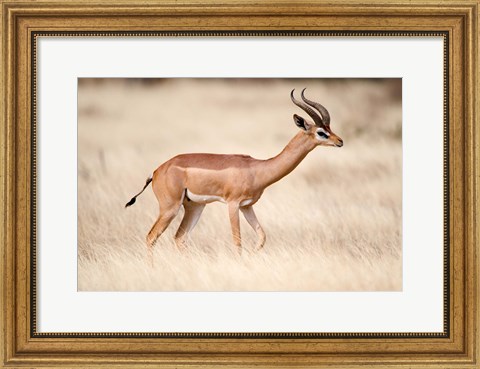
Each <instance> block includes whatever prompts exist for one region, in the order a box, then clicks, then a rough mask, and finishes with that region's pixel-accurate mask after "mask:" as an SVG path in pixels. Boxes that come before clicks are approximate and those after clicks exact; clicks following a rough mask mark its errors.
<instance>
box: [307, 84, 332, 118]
mask: <svg viewBox="0 0 480 369" xmlns="http://www.w3.org/2000/svg"><path fill="white" fill-rule="evenodd" d="M305 90H306V88H304V89H303V90H302V94H301V95H302V100H303V101H305V102H306V103H307V104H309V105H311V106H313V107H314V108H315V109H317V110H318V111H319V112H320V115H321V116H322V122H323V124H325V125H326V126H329V125H330V114H329V113H328V110H327V109H325V107H324V106H323V105H322V104H320V103H317V102H315V101H312V100H309V99H307V98H306V97H305V95H304V93H305Z"/></svg>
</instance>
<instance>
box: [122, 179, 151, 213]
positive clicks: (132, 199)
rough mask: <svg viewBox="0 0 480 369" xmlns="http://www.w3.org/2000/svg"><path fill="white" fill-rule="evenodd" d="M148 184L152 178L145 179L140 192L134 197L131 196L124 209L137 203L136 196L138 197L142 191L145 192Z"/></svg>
mask: <svg viewBox="0 0 480 369" xmlns="http://www.w3.org/2000/svg"><path fill="white" fill-rule="evenodd" d="M150 182H152V177H148V178H147V181H146V182H145V186H143V188H142V190H141V191H140V192H139V193H137V194H136V195H135V196H133V197H132V198H131V199H130V201H129V202H127V203H126V204H125V208H128V207H129V206H131V205H133V204H135V201H137V196H138V195H140V194H141V193H142V192H143V191H145V189H146V188H147V186H148V185H149V184H150Z"/></svg>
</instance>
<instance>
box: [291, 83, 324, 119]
mask: <svg viewBox="0 0 480 369" xmlns="http://www.w3.org/2000/svg"><path fill="white" fill-rule="evenodd" d="M293 91H295V89H293V90H292V92H290V98H291V99H292V101H293V103H294V104H295V105H297V106H298V107H299V108H302V109H303V110H304V111H305V112H306V113H307V114H308V115H310V117H311V118H312V119H313V121H314V122H315V124H316V125H317V126H321V125H323V122H322V118H321V117H320V116H319V115H318V114H317V112H316V111H315V110H313V109H312V108H311V107H310V106H308V105H307V104H305V103H304V102H303V101H298V100H296V99H295V97H294V96H293Z"/></svg>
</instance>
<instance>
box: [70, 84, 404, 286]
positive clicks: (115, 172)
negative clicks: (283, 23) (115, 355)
mask: <svg viewBox="0 0 480 369" xmlns="http://www.w3.org/2000/svg"><path fill="white" fill-rule="evenodd" d="M303 87H308V90H307V95H308V96H309V97H310V98H312V99H315V100H319V101H321V102H322V104H324V105H325V106H326V107H327V109H328V110H329V111H330V114H331V116H332V122H331V126H332V129H333V131H334V132H335V133H337V134H338V135H339V136H340V137H342V138H343V139H344V142H345V146H344V147H343V148H340V149H339V148H326V147H319V148H317V149H315V150H314V151H313V152H311V153H310V154H309V155H308V156H307V157H306V159H305V160H304V161H303V162H302V163H301V164H300V165H299V167H298V168H296V169H295V170H294V171H293V172H292V173H291V174H289V175H288V176H287V177H285V178H283V179H282V180H281V181H280V182H278V183H276V184H274V185H272V186H271V187H269V188H267V189H266V191H265V193H264V195H263V196H262V198H261V199H260V201H259V202H258V203H257V204H256V205H255V211H256V213H257V216H258V219H259V220H260V222H261V224H262V226H263V228H264V229H265V232H266V234H267V242H266V245H265V247H264V249H263V250H261V251H259V252H254V251H253V247H254V244H255V234H254V232H253V231H252V229H251V228H250V227H249V225H248V223H246V222H245V221H244V220H243V219H242V222H241V230H242V237H243V246H244V250H245V252H244V253H243V255H242V256H241V257H238V256H237V254H236V252H235V250H234V246H233V244H232V241H231V233H230V226H229V221H228V215H227V209H226V206H225V205H224V204H220V203H213V204H210V205H208V206H207V207H206V209H205V211H204V213H203V215H202V217H201V219H200V221H199V223H198V225H197V227H196V228H195V229H194V231H193V232H192V234H191V237H190V240H189V246H188V249H187V251H184V252H180V251H178V250H177V249H176V247H175V244H174V241H173V235H174V233H175V231H176V229H177V227H178V225H179V222H180V220H181V217H182V213H183V210H181V211H180V213H179V215H178V216H177V218H176V219H175V220H174V221H173V222H172V224H171V225H170V227H169V228H168V229H167V231H165V233H164V234H163V235H162V236H161V237H160V238H159V240H158V241H157V244H156V248H155V253H154V266H153V267H150V266H149V264H148V262H147V259H146V257H147V252H146V246H145V237H146V234H147V232H148V231H149V229H150V227H151V226H152V224H153V222H154V221H155V219H156V217H157V216H158V204H157V202H156V199H155V196H154V195H153V193H152V190H151V188H150V187H149V188H148V189H147V190H146V191H145V192H144V193H143V194H142V195H141V196H140V197H139V198H137V202H136V204H135V205H133V206H132V207H130V208H128V209H124V205H125V203H126V202H127V201H128V200H129V199H130V198H131V197H132V196H133V195H134V194H135V193H137V192H138V191H139V190H140V189H141V188H142V186H143V184H144V183H145V179H146V178H147V177H148V176H149V175H150V174H151V173H152V172H153V170H154V169H156V168H157V167H158V166H159V165H160V164H161V163H163V162H164V161H166V160H168V159H169V158H171V157H173V156H175V155H177V154H180V153H187V152H212V153H240V154H248V155H251V156H253V157H256V158H268V157H272V156H274V155H276V154H277V153H278V152H280V151H281V150H282V148H283V147H284V146H285V145H286V144H287V142H288V141H289V140H290V138H291V137H293V136H294V135H295V134H296V132H297V130H298V128H297V127H296V126H295V125H294V123H293V120H292V115H293V113H298V114H301V113H302V112H301V111H300V110H299V109H298V108H297V107H295V106H294V105H293V104H292V103H291V101H290V96H289V93H290V91H291V89H292V88H296V89H297V90H299V89H301V88H303ZM78 108H79V114H78V137H79V140H78V145H79V152H78V175H79V176H78V288H79V290H82V291H387V290H389V291H392V290H401V289H402V246H401V245H402V242H401V240H402V187H401V186H402V149H401V132H402V130H401V120H402V118H401V85H400V81H399V80H368V79H346V80H341V79H332V80H295V79H274V80H241V79H240V80H236V79H233V80H222V79H165V80H150V81H148V80H117V79H115V80H93V79H92V80H90V79H83V80H80V83H79V91H78ZM303 115H305V114H303Z"/></svg>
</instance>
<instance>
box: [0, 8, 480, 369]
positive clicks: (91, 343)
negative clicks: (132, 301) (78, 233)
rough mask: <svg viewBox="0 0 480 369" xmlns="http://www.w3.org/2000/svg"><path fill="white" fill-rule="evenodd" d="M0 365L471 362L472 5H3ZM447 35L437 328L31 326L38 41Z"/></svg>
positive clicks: (474, 281)
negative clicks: (441, 305) (331, 330)
mask: <svg viewBox="0 0 480 369" xmlns="http://www.w3.org/2000/svg"><path fill="white" fill-rule="evenodd" d="M0 3H1V17H2V48H1V50H2V99H1V103H0V106H1V116H2V125H1V126H0V139H1V145H0V147H1V151H0V162H1V165H2V170H1V181H0V194H1V198H2V211H1V212H0V217H1V230H2V232H1V237H2V242H1V250H2V258H1V262H0V272H1V275H2V282H1V312H2V313H1V319H0V322H1V326H2V329H1V342H2V351H1V352H2V354H1V358H2V360H1V363H2V365H3V366H4V367H44V366H45V367H73V366H79V367H94V366H95V367H96V366H99V367H105V368H107V367H111V366H122V367H128V368H131V367H147V366H151V367H166V368H167V367H172V368H173V367H200V366H203V367H214V366H217V367H252V366H260V367H277V366H280V367H294V366H295V367H298V366H302V367H324V366H329V367H342V368H344V367H364V366H365V365H369V366H379V367H388V368H395V367H406V366H408V367H419V368H420V367H421V368H433V367H435V368H436V367H440V368H476V367H478V363H479V351H480V323H479V322H480V319H479V309H478V300H479V299H480V290H479V289H480V283H479V265H480V260H479V254H480V250H479V243H478V241H479V236H480V228H479V227H478V220H477V219H478V218H477V216H476V214H477V213H478V212H479V211H480V208H479V194H480V191H479V190H480V188H479V186H478V178H479V176H478V168H479V165H480V163H479V159H480V145H479V144H478V142H479V140H480V128H479V125H478V124H477V123H478V104H479V100H478V41H479V40H478V31H479V30H478V16H479V5H480V2H479V1H478V0H474V1H462V0H461V1H442V2H441V3H436V2H432V1H414V2H411V1H405V0H400V1H395V2H390V1H387V0H380V1H370V2H368V3H366V4H365V3H361V2H358V1H338V2H328V1H323V0H313V1H306V2H303V1H302V2H293V1H290V0H288V1H281V0H274V1H270V0H267V1H263V2H261V3H260V4H258V3H255V2H254V1H218V0H213V1H193V0H191V1H182V2H176V1H151V2H144V1H135V0H133V1H120V0H117V1H103V2H100V1H71V2H63V1H60V0H51V1H43V0H40V1H28V0H27V1H8V0H1V1H0ZM299 31H301V32H305V33H308V32H317V33H321V32H324V33H329V32H342V34H343V35H349V34H351V35H352V36H355V35H359V34H364V35H371V34H375V35H380V36H383V35H389V34H392V33H393V32H395V33H396V34H399V35H401V34H403V35H405V36H412V35H415V34H417V35H422V34H428V33H433V34H438V35H442V36H444V37H445V40H446V44H447V47H446V48H445V55H444V57H445V60H446V61H447V63H446V77H447V78H446V83H447V84H448V86H449V88H448V89H447V90H446V91H447V92H446V94H445V101H444V109H445V124H446V127H447V128H448V135H446V137H445V138H444V139H445V140H446V145H447V147H448V152H445V153H444V163H445V170H446V173H447V175H446V176H445V178H446V183H445V184H446V187H447V188H448V193H447V196H446V197H445V202H446V204H445V205H446V206H447V207H448V209H449V212H448V216H446V219H445V222H446V223H445V224H448V229H447V230H446V233H447V234H448V237H446V240H447V241H448V242H446V246H445V254H446V256H445V271H446V276H447V277H448V278H445V280H444V293H445V301H446V302H445V315H444V318H445V321H444V332H443V333H439V334H422V333H418V334H417V333H411V334H389V333H388V332H387V333H382V334H378V333H371V334H369V333H364V334H363V333H362V334H356V333H352V334H323V335H319V334H315V333H311V334H310V333H304V334H290V333H276V334H273V333H272V334H262V333H248V334H236V333H233V332H225V333H217V334H196V333H177V334H152V335H149V334H141V333H138V334H136V333H130V334H123V335H122V334H114V333H93V332H92V333H75V334H56V333H55V334H53V333H52V334H48V333H37V331H36V321H35V316H36V315H35V314H34V312H35V308H36V299H35V278H34V277H35V276H36V264H35V262H34V261H35V252H36V251H35V247H32V245H33V244H34V240H35V227H34V225H35V224H36V223H35V221H36V219H35V217H36V215H35V214H36V213H35V211H34V210H35V203H36V198H35V196H36V192H35V178H36V172H35V165H34V164H35V160H36V158H35V140H36V136H35V111H36V98H37V96H36V89H35V88H34V87H35V69H34V68H33V66H34V65H35V62H36V60H35V56H36V54H35V43H36V37H38V36H39V35H45V34H51V35H62V36H68V35H72V36H74V35H96V36H115V35H117V34H118V35H130V36H135V35H147V34H149V33H152V32H159V33H161V32H163V33H169V34H172V35H180V36H182V35H183V36H188V35H192V36H194V35H199V34H202V35H204V34H212V35H225V36H228V35H232V32H233V33H234V32H237V33H238V34H242V32H249V34H251V35H267V34H271V35H274V34H276V33H277V34H278V33H282V34H284V35H289V34H291V35H295V34H298V32H299Z"/></svg>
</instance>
